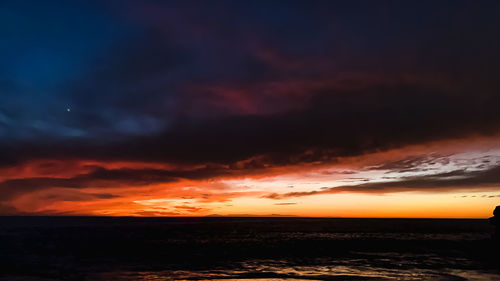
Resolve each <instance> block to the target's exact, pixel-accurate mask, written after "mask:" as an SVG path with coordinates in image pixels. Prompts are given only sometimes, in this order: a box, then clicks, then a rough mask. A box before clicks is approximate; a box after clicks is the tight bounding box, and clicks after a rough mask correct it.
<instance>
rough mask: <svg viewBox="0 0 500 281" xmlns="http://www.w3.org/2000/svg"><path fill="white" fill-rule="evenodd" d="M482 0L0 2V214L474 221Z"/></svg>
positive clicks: (491, 27) (488, 72)
mask: <svg viewBox="0 0 500 281" xmlns="http://www.w3.org/2000/svg"><path fill="white" fill-rule="evenodd" d="M499 14H500V2H499V1H479V2H477V1H329V0H328V1H291V0H289V1H288V0H287V1H219V0H215V1H181V0H179V1H97V0H96V1H1V2H0V215H109V216H208V215H222V216H326V217H443V218H446V217H450V218H452V217H455V218H485V217H489V216H491V213H492V211H493V209H494V207H495V206H496V205H500V92H499V91H500V70H499V66H500V52H499V50H500V36H499V34H500V17H499Z"/></svg>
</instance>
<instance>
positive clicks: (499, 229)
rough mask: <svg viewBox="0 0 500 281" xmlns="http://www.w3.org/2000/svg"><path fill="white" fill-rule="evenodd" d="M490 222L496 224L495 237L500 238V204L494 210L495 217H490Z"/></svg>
mask: <svg viewBox="0 0 500 281" xmlns="http://www.w3.org/2000/svg"><path fill="white" fill-rule="evenodd" d="M490 223H491V224H492V225H494V226H495V234H494V235H493V239H495V240H500V206H496V208H495V210H494V211H493V217H491V218H490Z"/></svg>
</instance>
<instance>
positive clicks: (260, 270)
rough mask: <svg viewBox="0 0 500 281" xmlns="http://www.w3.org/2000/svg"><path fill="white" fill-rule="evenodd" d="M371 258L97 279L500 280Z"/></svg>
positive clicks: (406, 260)
mask: <svg viewBox="0 0 500 281" xmlns="http://www.w3.org/2000/svg"><path fill="white" fill-rule="evenodd" d="M366 255H367V256H370V255H371V257H370V258H369V259H340V260H327V259H316V260H315V261H308V262H307V263H316V264H315V265H314V264H306V265H301V264H298V263H297V261H287V260H252V261H246V262H242V263H239V264H238V265H237V266H235V267H237V269H219V270H198V271H183V270H172V271H156V272H151V271H147V272H137V271H135V272H126V271H115V272H107V273H101V274H96V275H95V276H93V277H92V278H91V279H93V280H115V281H131V280H139V281H151V280H155V281H162V280H165V281H167V280H225V281H230V280H247V281H251V280H259V281H269V280H401V281H417V280H420V281H421V280H436V281H452V280H453V281H455V280H471V281H500V275H499V274H498V272H495V271H487V270H474V269H456V268H447V267H445V268H439V266H440V265H442V264H444V263H446V262H447V261H443V260H442V259H441V258H439V257H438V256H435V255H425V256H423V255H413V256H411V255H404V256H400V255H398V254H396V253H386V254H384V255H377V256H376V255H375V254H369V253H366ZM454 262H456V263H457V264H461V267H465V268H466V267H468V266H473V265H474V264H473V262H472V261H469V260H465V259H462V260H460V259H459V260H457V261H454Z"/></svg>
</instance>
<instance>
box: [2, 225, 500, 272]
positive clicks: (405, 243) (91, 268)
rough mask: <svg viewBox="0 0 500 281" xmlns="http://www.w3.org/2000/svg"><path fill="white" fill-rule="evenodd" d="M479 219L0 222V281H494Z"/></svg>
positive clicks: (491, 249) (499, 259) (488, 230)
mask: <svg viewBox="0 0 500 281" xmlns="http://www.w3.org/2000/svg"><path fill="white" fill-rule="evenodd" d="M492 232H493V228H492V227H491V226H490V225H489V224H488V222H487V220H424V219H418V220H414V219H312V218H96V217H0V280H178V279H196V280H198V279H211V280H213V279H268V280H269V279H272V280H281V279H313V280H500V270H499V269H500V253H499V247H498V246H497V245H495V244H494V243H493V242H492V241H491V240H490V237H491V234H492Z"/></svg>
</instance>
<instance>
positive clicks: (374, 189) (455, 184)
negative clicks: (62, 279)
mask: <svg viewBox="0 0 500 281" xmlns="http://www.w3.org/2000/svg"><path fill="white" fill-rule="evenodd" d="M484 188H490V189H498V188H500V166H496V167H494V168H491V169H488V170H484V171H474V172H467V171H466V170H456V171H451V172H446V173H440V174H435V175H425V176H415V177H403V178H401V179H400V180H394V181H385V182H372V183H364V184H358V185H344V186H337V187H330V188H322V189H321V190H312V191H306V192H289V193H284V194H278V193H270V194H267V195H264V196H263V198H268V199H275V200H279V199H286V198H293V197H302V196H310V195H319V194H336V193H344V192H349V193H375V194H384V193H391V192H405V191H421V192H437V191H450V190H482V189H484Z"/></svg>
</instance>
